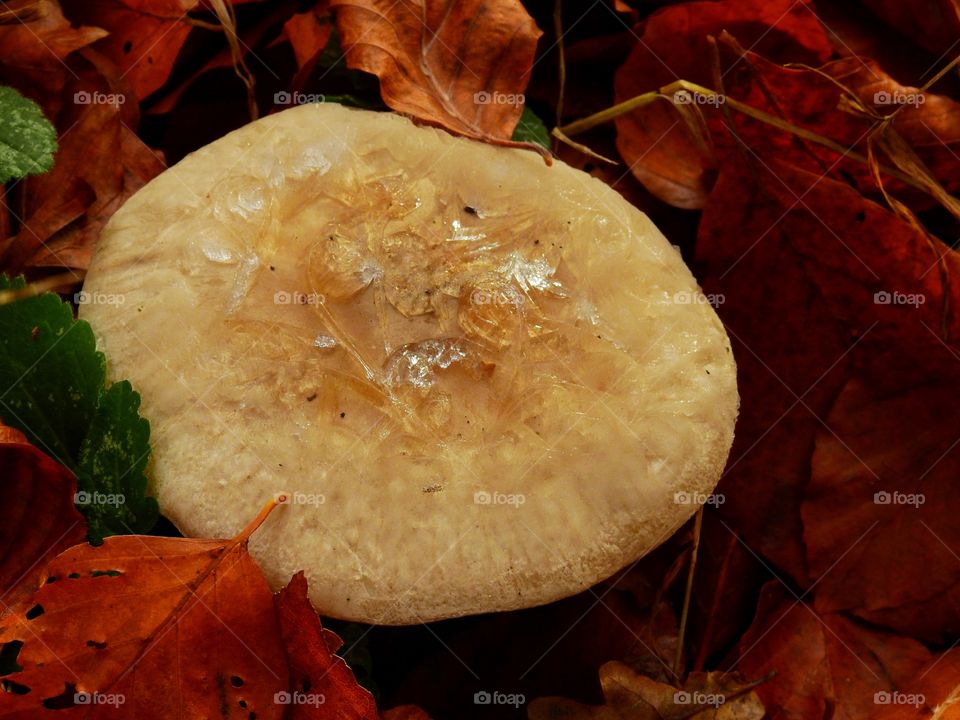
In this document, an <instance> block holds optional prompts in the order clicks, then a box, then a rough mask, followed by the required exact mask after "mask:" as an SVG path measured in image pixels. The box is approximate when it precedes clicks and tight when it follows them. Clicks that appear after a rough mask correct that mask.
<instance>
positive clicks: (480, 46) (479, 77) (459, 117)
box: [331, 0, 541, 145]
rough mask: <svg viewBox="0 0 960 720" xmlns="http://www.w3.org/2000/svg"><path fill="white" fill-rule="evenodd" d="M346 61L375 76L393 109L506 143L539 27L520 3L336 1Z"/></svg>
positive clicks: (520, 102)
mask: <svg viewBox="0 0 960 720" xmlns="http://www.w3.org/2000/svg"><path fill="white" fill-rule="evenodd" d="M331 7H332V8H333V10H334V12H335V15H336V20H337V28H338V29H339V31H340V37H341V42H342V44H343V47H344V50H345V51H346V54H347V64H348V65H349V66H350V67H352V68H356V69H358V70H365V71H367V72H370V73H373V74H374V75H377V76H378V77H379V78H380V92H381V94H382V95H383V100H384V102H386V104H387V105H389V106H390V107H391V108H393V109H394V110H396V111H398V112H403V113H409V114H410V115H413V116H414V117H415V118H417V119H419V120H422V121H424V122H427V123H430V124H433V125H440V126H441V127H444V128H446V129H448V130H451V131H453V132H456V133H459V134H461V135H465V136H467V137H471V138H475V139H480V140H487V141H494V142H498V143H499V144H506V145H512V144H515V143H512V142H511V141H510V137H511V136H512V134H513V130H514V128H515V127H516V125H517V122H518V121H519V119H520V114H521V113H522V112H523V104H524V96H523V91H524V89H525V88H526V86H527V82H528V81H529V79H530V69H531V67H532V65H533V58H534V53H535V51H536V48H537V38H539V37H540V35H541V31H540V30H539V28H537V26H536V23H535V22H534V21H533V18H531V17H530V16H529V15H528V14H527V12H526V10H524V8H523V6H522V5H521V4H520V2H519V1H518V0H502V1H501V2H487V1H485V0H468V1H467V2H458V1H455V0H444V1H443V2H427V1H426V0H410V1H406V0H405V1H404V2H392V1H391V0H334V2H332V3H331Z"/></svg>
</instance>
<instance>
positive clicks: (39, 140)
mask: <svg viewBox="0 0 960 720" xmlns="http://www.w3.org/2000/svg"><path fill="white" fill-rule="evenodd" d="M56 151H57V131H56V129H55V128H54V127H53V125H51V124H50V121H49V120H47V118H46V117H44V115H43V111H42V110H41V109H40V107H39V106H38V105H37V104H36V103H35V102H33V100H30V99H28V98H25V97H24V96H23V95H21V94H20V93H18V92H17V91H16V90H14V89H13V88H11V87H4V86H0V184H2V183H5V182H8V181H9V180H13V179H20V178H22V177H26V176H27V175H38V174H40V173H45V172H47V170H49V169H50V168H52V167H53V154H54V153H55V152H56Z"/></svg>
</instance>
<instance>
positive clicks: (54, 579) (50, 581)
mask: <svg viewBox="0 0 960 720" xmlns="http://www.w3.org/2000/svg"><path fill="white" fill-rule="evenodd" d="M56 581H57V576H56V575H51V576H50V577H48V578H47V581H46V582H47V585H49V584H50V583H55V582H56Z"/></svg>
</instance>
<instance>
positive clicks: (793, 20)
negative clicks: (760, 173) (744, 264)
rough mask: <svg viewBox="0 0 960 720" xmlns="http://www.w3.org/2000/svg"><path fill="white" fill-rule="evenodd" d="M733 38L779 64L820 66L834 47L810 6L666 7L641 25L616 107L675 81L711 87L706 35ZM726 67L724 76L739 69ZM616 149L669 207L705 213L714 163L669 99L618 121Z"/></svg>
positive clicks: (755, 0) (731, 63) (727, 2)
mask: <svg viewBox="0 0 960 720" xmlns="http://www.w3.org/2000/svg"><path fill="white" fill-rule="evenodd" d="M724 30H726V31H728V32H729V33H731V34H732V35H733V36H734V37H736V38H737V39H738V40H739V41H740V42H741V43H742V44H744V45H745V46H746V47H751V48H753V49H754V50H755V51H756V52H757V53H759V54H761V55H763V56H765V57H769V58H771V59H773V60H775V61H777V62H787V61H790V62H804V63H808V64H820V63H821V62H823V61H825V60H826V59H827V58H828V57H830V54H831V53H832V47H831V45H830V41H829V39H828V37H827V35H826V33H825V32H824V30H823V28H822V27H821V25H820V23H819V21H818V20H817V17H816V15H815V14H814V12H813V10H812V8H811V6H810V5H808V4H807V3H805V2H793V1H792V0H775V1H774V2H770V1H768V0H742V1H740V2H733V1H732V0H724V1H723V2H692V3H683V4H680V5H674V6H671V7H667V8H663V9H661V10H658V11H657V12H655V13H653V14H652V15H651V16H650V17H649V18H647V20H646V22H645V23H644V25H643V34H642V35H641V36H640V41H639V42H637V44H636V45H635V46H634V48H633V51H632V52H631V53H630V56H629V57H628V58H627V61H626V62H625V63H624V64H623V66H622V67H621V68H620V69H619V70H618V71H617V73H616V75H615V76H614V100H615V102H617V103H620V102H624V101H626V100H629V99H630V98H633V97H635V96H637V95H641V94H643V93H646V92H649V91H651V90H657V89H658V88H661V87H663V86H665V85H668V84H670V83H672V82H674V81H675V80H680V79H683V80H688V81H690V82H695V83H698V84H700V85H705V86H707V87H711V86H712V85H713V78H712V75H711V61H710V58H711V52H710V46H709V43H708V40H707V36H708V35H713V36H714V37H717V36H719V35H720V33H721V32H722V31H724ZM738 66H739V62H738V61H737V60H736V58H734V59H729V58H728V60H727V63H726V64H725V65H723V66H722V67H721V72H724V73H729V72H731V71H733V70H734V69H737V68H738ZM616 127H617V147H618V148H619V149H620V154H621V155H622V156H623V159H624V160H626V162H627V164H628V166H629V167H630V169H631V170H632V171H633V173H634V174H635V175H636V176H637V178H638V179H639V180H640V181H641V182H642V183H643V184H644V185H646V186H647V188H648V189H649V190H650V191H651V192H653V194H654V195H656V196H657V197H659V198H661V199H662V200H664V201H666V202H669V203H670V204H671V205H675V206H677V207H682V208H700V207H702V206H703V204H704V202H705V199H706V194H707V193H708V192H709V190H710V188H711V186H712V185H713V180H714V168H715V167H716V163H715V160H714V159H713V158H712V157H710V156H709V153H705V151H704V149H702V148H700V147H698V146H697V144H696V143H694V142H692V141H691V138H690V135H689V132H688V131H687V128H686V126H685V125H684V122H683V120H682V119H681V117H680V115H679V114H678V112H677V110H676V109H675V108H674V106H673V104H672V103H671V102H669V101H667V100H657V101H656V102H655V103H653V104H651V105H647V106H645V107H644V108H642V109H640V110H635V111H633V112H631V113H628V114H626V115H621V116H620V117H618V118H617V119H616Z"/></svg>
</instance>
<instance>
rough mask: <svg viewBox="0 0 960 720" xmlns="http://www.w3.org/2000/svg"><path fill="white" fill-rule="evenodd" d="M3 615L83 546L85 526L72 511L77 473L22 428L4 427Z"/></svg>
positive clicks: (0, 455)
mask: <svg viewBox="0 0 960 720" xmlns="http://www.w3.org/2000/svg"><path fill="white" fill-rule="evenodd" d="M0 468H3V480H4V483H3V494H4V499H3V503H2V504H0V593H2V595H0V615H2V614H4V612H5V611H6V610H7V609H8V608H9V607H10V606H12V605H15V604H16V603H17V601H18V600H19V599H21V598H22V597H23V595H24V594H26V593H29V592H32V591H33V590H34V589H35V586H36V584H37V579H38V577H39V575H40V572H41V569H42V567H43V565H44V564H45V563H47V562H48V561H49V560H50V559H51V558H53V557H54V556H55V555H57V554H59V553H61V552H63V551H64V550H66V549H67V548H68V547H70V546H72V545H76V544H77V543H82V542H83V541H84V540H85V539H86V537H87V524H86V522H85V521H84V519H83V516H82V515H81V514H80V513H79V512H77V509H76V507H74V504H73V501H74V496H75V494H76V492H77V483H76V480H75V479H74V476H73V473H71V472H70V471H69V470H68V469H67V468H65V467H64V466H63V465H60V464H59V463H56V462H54V461H53V460H51V459H50V458H49V457H47V456H46V455H44V454H43V453H42V452H40V451H39V450H37V448H35V447H34V446H33V445H31V444H30V443H28V442H27V438H26V436H24V435H23V433H21V432H20V431H19V430H15V429H13V428H10V427H7V426H6V425H3V424H0Z"/></svg>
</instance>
